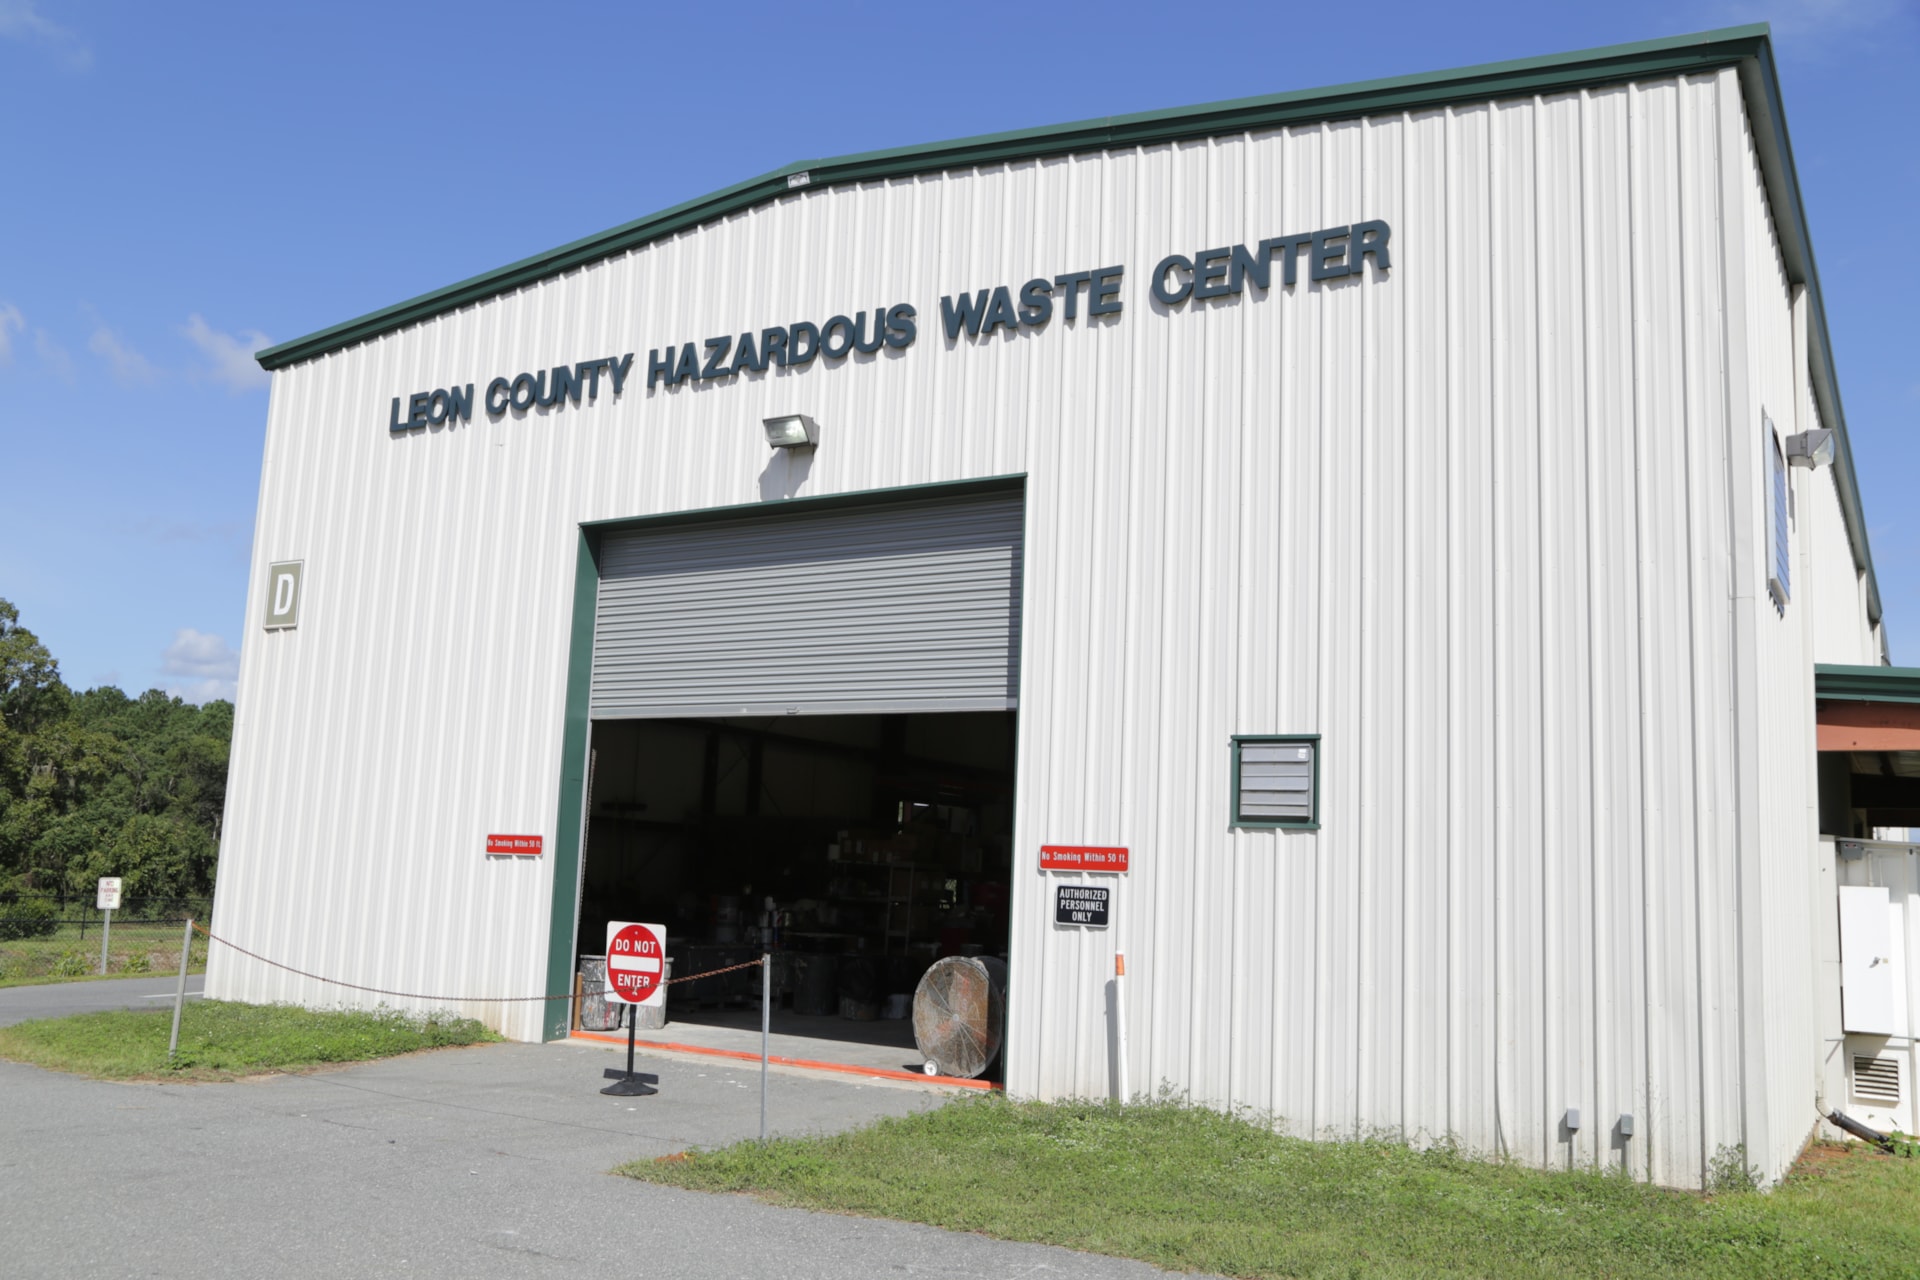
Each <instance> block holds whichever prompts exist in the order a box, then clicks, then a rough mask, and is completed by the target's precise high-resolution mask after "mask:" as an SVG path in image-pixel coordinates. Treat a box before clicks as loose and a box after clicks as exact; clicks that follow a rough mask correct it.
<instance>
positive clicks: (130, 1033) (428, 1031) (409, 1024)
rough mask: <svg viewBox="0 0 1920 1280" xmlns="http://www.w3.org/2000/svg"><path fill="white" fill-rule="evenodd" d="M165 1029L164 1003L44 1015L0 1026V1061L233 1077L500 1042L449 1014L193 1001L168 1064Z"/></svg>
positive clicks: (104, 1071)
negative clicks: (176, 1050)
mask: <svg viewBox="0 0 1920 1280" xmlns="http://www.w3.org/2000/svg"><path fill="white" fill-rule="evenodd" d="M172 1025H173V1008H172V1006H171V1005H170V1004H169V1005H164V1006H163V1007H161V1008H158V1009H136V1010H115V1011H112V1012H107V1013H80V1014H74V1015H72V1016H70V1017H65V1018H42V1019H39V1020H36V1021H33V1022H22V1023H18V1024H16V1025H14V1026H11V1027H0V1058H6V1059H9V1060H11V1061H14V1062H26V1063H31V1064H33V1065H34V1066H38V1067H47V1068H50V1069H52V1070H54V1071H69V1072H73V1073H75V1074H77V1075H87V1076H95V1077H98V1078H100V1079H105V1080H141V1079H159V1080H231V1079H234V1078H236V1077H238V1076H248V1075H259V1074H261V1073H263V1072H269V1071H295V1070H299V1069H300V1068H303V1067H316V1066H322V1065H325V1064H327V1063H335V1062H366V1061H369V1060H371V1059H374V1058H390V1057H393V1056H395V1055H396V1054H402V1053H414V1052H416V1051H418V1050H421V1049H443V1048H449V1047H452V1046H456V1045H468V1044H480V1043H483V1042H486V1041H492V1040H498V1039H500V1037H499V1036H497V1035H495V1034H494V1033H493V1032H491V1031H489V1030H488V1029H487V1028H486V1027H485V1026H483V1025H482V1024H481V1023H479V1022H476V1021H475V1020H474V1019H472V1018H459V1017H453V1016H450V1015H425V1016H422V1015H416V1014H408V1013H401V1012H399V1011H397V1010H391V1009H380V1010H313V1009H301V1008H296V1007H294V1006H292V1005H253V1004H233V1003H229V1002H227V1001H221V1000H195V1001H193V1002H191V1003H189V1004H188V1005H187V1006H186V1008H185V1009H184V1010H182V1012H181V1017H180V1052H179V1056H178V1057H177V1058H175V1059H174V1060H173V1061H172V1062H169V1061H168V1060H167V1038H168V1035H169V1034H170V1032H171V1030H172Z"/></svg>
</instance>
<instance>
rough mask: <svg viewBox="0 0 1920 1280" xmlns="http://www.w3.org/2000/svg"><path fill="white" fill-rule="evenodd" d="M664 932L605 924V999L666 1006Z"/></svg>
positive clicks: (653, 926) (619, 922) (659, 928)
mask: <svg viewBox="0 0 1920 1280" xmlns="http://www.w3.org/2000/svg"><path fill="white" fill-rule="evenodd" d="M666 965H667V930H666V926H664V925H657V924H631V923H629V922H627V921H625V920H614V921H612V922H610V923H609V924H608V925H607V999H609V1000H619V1001H621V1002H623V1003H626V1004H644V1005H653V1006H658V1005H661V1004H665V1003H666V999H667V987H666V983H664V982H663V981H661V979H663V978H664V977H665V976H666Z"/></svg>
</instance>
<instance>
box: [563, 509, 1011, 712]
mask: <svg viewBox="0 0 1920 1280" xmlns="http://www.w3.org/2000/svg"><path fill="white" fill-rule="evenodd" d="M1021 515H1022V511H1021V502H1020V498H1019V497H1018V496H1017V495H1015V496H1013V497H1011V498H1009V497H1003V496H1002V497H991V498H984V499H983V498H969V499H963V500H958V501H956V500H953V499H946V500H934V501H922V502H914V503H908V504H905V505H901V506H893V505H888V506H884V507H872V508H863V509H860V510H857V511H831V512H810V513H805V514H802V513H799V512H785V511H780V510H777V509H776V510H772V511H764V512H761V513H758V515H757V516H756V517H754V518H750V519H743V520H729V521H723V522H718V523H708V524H701V525H698V526H695V527H692V528H672V529H657V530H647V531H642V532H635V533H625V534H617V535H612V536H610V537H608V538H607V540H606V542H605V543H604V544H603V546H602V548H601V552H600V592H599V600H598V613H597V616H596V619H595V624H594V657H593V695H592V698H593V700H592V709H593V715H594V717H595V718H596V719H618V718H622V717H632V716H726V715H790V714H809V715H850V714H858V713H865V712H888V711H897V712H914V711H1004V710H1007V709H1008V708H1010V707H1013V706H1015V705H1016V704H1017V700H1018V693H1019V673H1020V667H1019V659H1020V646H1019V636H1020V539H1021Z"/></svg>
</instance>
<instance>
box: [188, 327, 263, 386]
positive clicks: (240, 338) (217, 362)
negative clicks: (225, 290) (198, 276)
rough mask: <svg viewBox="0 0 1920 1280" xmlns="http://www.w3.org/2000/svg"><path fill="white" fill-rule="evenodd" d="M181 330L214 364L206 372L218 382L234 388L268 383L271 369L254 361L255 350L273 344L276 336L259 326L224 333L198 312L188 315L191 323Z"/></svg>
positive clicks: (211, 363)
mask: <svg viewBox="0 0 1920 1280" xmlns="http://www.w3.org/2000/svg"><path fill="white" fill-rule="evenodd" d="M181 332H182V333H184V334H186V335H187V341H189V342H191V343H192V344H193V345H194V346H196V347H198V348H200V354H201V355H203V356H205V357H206V358H207V360H208V361H209V363H210V365H211V367H210V368H208V369H207V370H206V371H205V372H206V375H207V377H209V378H211V379H213V380H214V381H215V382H218V383H222V384H224V385H225V386H226V387H227V389H228V390H230V391H255V390H258V389H259V388H261V387H264V386H266V385H267V381H268V379H267V371H266V370H265V369H262V368H261V367H260V365H259V363H258V362H256V361H255V360H254V358H253V353H254V352H256V351H258V350H260V349H261V348H262V347H270V346H272V345H273V339H271V338H269V337H268V336H267V335H266V334H264V333H262V332H260V331H259V330H258V329H243V330H242V331H241V332H239V333H238V334H232V333H222V332H221V331H220V330H218V329H216V328H214V327H213V326H212V325H210V324H208V323H207V322H206V321H205V320H204V319H202V318H201V317H200V314H199V313H198V312H195V313H194V314H193V315H191V316H188V317H187V326H186V328H184V329H182V330H181Z"/></svg>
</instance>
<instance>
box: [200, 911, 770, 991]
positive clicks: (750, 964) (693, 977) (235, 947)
mask: <svg viewBox="0 0 1920 1280" xmlns="http://www.w3.org/2000/svg"><path fill="white" fill-rule="evenodd" d="M193 931H194V932H195V933H197V934H200V935H201V936H202V937H204V938H206V939H207V941H209V942H217V943H219V944H220V945H221V946H223V947H225V948H227V949H228V950H229V951H238V952H239V953H240V954H241V955H243V956H246V957H247V958H248V959H249V960H258V961H259V962H260V963H261V964H266V965H272V966H273V967H274V968H276V969H284V970H285V971H286V972H288V973H291V974H295V975H297V976H299V977H302V978H307V979H309V980H311V981H313V982H324V983H327V984H328V985H329V986H335V987H345V988H347V989H348V990H349V991H365V992H367V993H368V994H369V995H376V996H392V997H394V998H395V999H397V1000H425V1001H428V1002H429V1003H432V1004H523V1003H527V1002H530V1001H534V1000H539V1001H547V1000H571V999H573V992H571V991H562V992H560V993H559V994H557V995H550V996H425V995H421V994H420V993H419V992H416V991H389V990H387V989H386V988H385V987H368V986H362V985H361V984H360V983H358V982H343V981H342V980H340V979H339V978H328V977H323V976H322V975H320V974H317V973H308V972H307V971H306V970H305V969H296V968H294V967H293V966H292V965H290V964H281V963H280V962H279V961H278V960H269V959H267V957H265V956H263V955H261V954H260V953H259V952H257V951H249V950H247V949H246V948H245V947H243V946H241V945H240V944H239V943H237V942H228V941H227V940H226V939H225V938H222V937H219V936H217V935H215V934H214V933H212V932H210V931H209V930H207V929H204V928H202V927H201V926H200V922H199V921H197V920H196V921H195V922H194V925H193ZM762 963H764V962H763V961H760V960H749V961H747V962H746V963H745V964H730V965H728V966H727V967H726V968H724V969H709V970H707V971H706V972H705V973H689V974H687V975H686V976H685V977H682V978H668V979H667V980H666V981H665V982H663V983H661V984H660V985H661V986H663V987H665V986H671V985H673V984H674V983H676V982H696V981H698V980H699V979H701V978H711V977H714V976H715V975H716V974H722V973H733V972H735V971H736V970H740V969H758V968H759V967H760V966H761V964H762ZM600 990H601V991H604V990H606V988H605V987H604V986H603V987H601V988H600ZM580 994H581V995H590V994H598V992H588V991H584V990H583V991H582V992H581V993H580Z"/></svg>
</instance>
